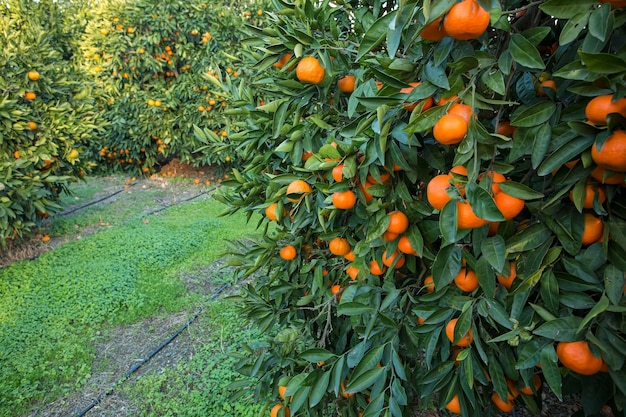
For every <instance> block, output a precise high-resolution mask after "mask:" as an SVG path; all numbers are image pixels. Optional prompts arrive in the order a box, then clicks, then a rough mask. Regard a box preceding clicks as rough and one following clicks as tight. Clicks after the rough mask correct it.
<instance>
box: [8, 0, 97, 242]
mask: <svg viewBox="0 0 626 417" xmlns="http://www.w3.org/2000/svg"><path fill="white" fill-rule="evenodd" d="M85 10H86V9H85V5H84V4H82V3H80V2H67V3H66V2H52V1H41V2H31V1H20V0H8V1H1V2H0V22H1V25H0V27H1V29H0V68H1V69H2V71H1V72H0V143H1V145H0V178H1V180H0V236H2V239H0V245H1V246H3V247H4V246H5V245H6V243H7V240H13V239H15V238H17V237H19V236H21V235H22V234H23V233H25V232H26V231H27V230H28V229H29V228H30V227H31V226H33V225H35V224H36V223H37V221H38V220H40V219H42V218H46V217H48V216H49V215H50V214H51V213H54V212H57V211H59V210H60V209H61V206H60V205H59V195H60V194H61V193H62V192H64V191H66V190H67V186H68V184H69V183H71V182H75V181H77V180H78V179H79V178H80V177H82V176H83V175H84V174H85V169H87V162H88V160H87V159H86V158H84V146H85V143H86V142H87V141H88V140H89V139H90V138H92V137H93V136H95V135H96V134H97V129H98V127H99V126H98V122H97V115H98V112H97V110H96V109H95V108H94V105H93V101H92V98H91V93H90V84H89V82H88V81H87V80H85V78H84V77H82V76H81V73H80V72H79V71H76V70H75V66H74V65H73V63H74V58H75V54H74V52H75V51H76V49H75V48H76V44H75V43H74V40H75V39H76V35H77V34H78V33H80V30H81V28H82V27H84V25H85V24H86V18H87V12H86V11H85Z"/></svg>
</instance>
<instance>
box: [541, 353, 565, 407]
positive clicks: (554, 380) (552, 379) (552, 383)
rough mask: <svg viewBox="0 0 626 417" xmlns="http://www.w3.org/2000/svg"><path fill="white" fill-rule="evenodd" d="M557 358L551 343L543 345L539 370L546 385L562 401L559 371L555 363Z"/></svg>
mask: <svg viewBox="0 0 626 417" xmlns="http://www.w3.org/2000/svg"><path fill="white" fill-rule="evenodd" d="M557 361H558V358H557V356H556V351H555V350H554V346H553V345H552V344H548V345H546V346H544V348H543V349H542V350H541V371H542V372H543V377H544V378H545V379H546V382H547V383H548V386H549V387H550V389H551V390H552V392H554V395H556V397H557V398H558V399H559V400H561V401H563V393H562V383H561V372H560V370H559V366H558V364H557Z"/></svg>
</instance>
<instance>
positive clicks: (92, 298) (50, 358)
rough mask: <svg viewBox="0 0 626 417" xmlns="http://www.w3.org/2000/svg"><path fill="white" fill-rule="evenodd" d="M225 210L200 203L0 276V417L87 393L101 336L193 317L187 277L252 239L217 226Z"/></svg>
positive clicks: (231, 221)
mask: <svg viewBox="0 0 626 417" xmlns="http://www.w3.org/2000/svg"><path fill="white" fill-rule="evenodd" d="M85 194H86V195H90V196H93V195H95V193H94V192H93V191H92V190H88V192H86V193H85ZM144 196H145V197H144V198H148V199H152V198H153V196H152V195H151V194H146V195H144ZM107 207H108V210H109V211H111V210H112V211H115V210H116V207H115V206H114V205H108V206H107ZM223 209H224V207H223V206H222V205H221V204H220V203H218V202H216V201H214V200H211V199H204V200H194V201H192V202H189V203H186V204H183V205H178V206H175V207H172V208H170V209H167V210H166V211H163V212H161V213H159V215H155V216H150V217H148V218H147V221H142V220H143V219H141V218H140V216H137V218H135V219H132V220H129V221H128V222H127V223H120V224H119V225H117V226H114V227H111V228H108V229H103V230H101V231H100V232H99V233H96V234H92V235H89V236H87V237H84V238H82V239H80V240H74V241H71V242H68V243H66V244H64V245H61V246H59V247H57V248H56V249H55V250H53V251H50V252H47V253H44V254H42V255H41V256H40V257H38V258H37V259H35V260H33V261H22V262H18V263H15V264H12V265H10V266H9V267H7V268H4V269H2V270H0V375H2V376H3V378H2V379H0V392H2V393H3V394H2V395H0V416H9V415H16V414H19V413H22V412H25V411H26V410H27V409H28V407H29V405H30V404H32V403H33V402H36V401H41V400H42V399H43V398H44V397H45V398H46V400H47V401H48V400H51V399H54V398H56V397H58V396H60V395H62V394H64V393H67V392H69V391H72V390H75V389H77V388H78V387H80V386H81V385H82V384H84V382H85V381H86V380H87V378H88V377H89V375H90V372H91V365H92V361H93V358H94V347H93V341H94V339H95V338H96V336H97V334H98V332H99V329H100V328H102V327H103V326H114V325H118V324H121V323H132V322H134V321H136V320H138V319H140V318H143V317H147V316H150V315H153V314H157V313H163V312H168V311H170V312H174V311H180V310H181V309H183V308H185V307H188V306H189V303H190V302H191V301H192V300H193V299H194V298H193V296H190V295H189V294H186V293H185V286H184V283H183V282H182V280H181V278H180V277H181V274H182V273H183V272H184V271H185V270H186V269H190V268H194V267H197V266H198V265H209V264H210V263H212V262H213V261H215V260H216V259H217V258H218V256H219V253H220V252H221V251H222V250H223V248H224V246H225V245H224V240H225V239H237V238H239V237H243V236H245V235H249V234H251V233H254V229H253V226H254V223H250V224H249V225H248V224H246V223H245V218H244V217H243V216H237V215H235V216H232V217H227V218H218V217H217V215H218V214H219V213H220V212H221V211H222V210H223ZM98 210H102V208H95V207H94V209H93V211H94V212H97V211H98ZM107 213H109V212H108V211H107ZM109 214H110V213H109ZM118 214H119V213H118ZM87 215H88V214H85V213H81V214H80V216H87ZM64 221H65V220H64ZM68 221H70V222H71V221H75V218H74V219H69V218H68ZM53 226H54V223H53ZM7 393H8V394H7Z"/></svg>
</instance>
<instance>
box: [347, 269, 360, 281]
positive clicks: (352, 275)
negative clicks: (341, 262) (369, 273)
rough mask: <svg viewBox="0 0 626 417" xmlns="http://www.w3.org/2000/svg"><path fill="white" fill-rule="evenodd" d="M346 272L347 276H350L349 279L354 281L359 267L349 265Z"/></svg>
mask: <svg viewBox="0 0 626 417" xmlns="http://www.w3.org/2000/svg"><path fill="white" fill-rule="evenodd" d="M346 272H347V274H348V276H349V277H350V279H351V280H352V281H354V280H355V279H356V277H357V275H358V274H359V268H357V267H355V266H353V265H349V266H348V267H347V268H346Z"/></svg>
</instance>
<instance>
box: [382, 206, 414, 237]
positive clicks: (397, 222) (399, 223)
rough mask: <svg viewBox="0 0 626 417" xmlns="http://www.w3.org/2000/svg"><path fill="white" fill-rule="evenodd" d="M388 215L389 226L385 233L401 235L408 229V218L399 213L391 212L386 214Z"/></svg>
mask: <svg viewBox="0 0 626 417" xmlns="http://www.w3.org/2000/svg"><path fill="white" fill-rule="evenodd" d="M388 215H389V219H390V220H389V226H388V227H387V231H388V232H391V233H395V234H398V235H401V234H402V233H404V232H406V229H408V228H409V218H408V217H406V214H404V213H403V212H401V211H398V210H396V211H391V212H389V213H388Z"/></svg>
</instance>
